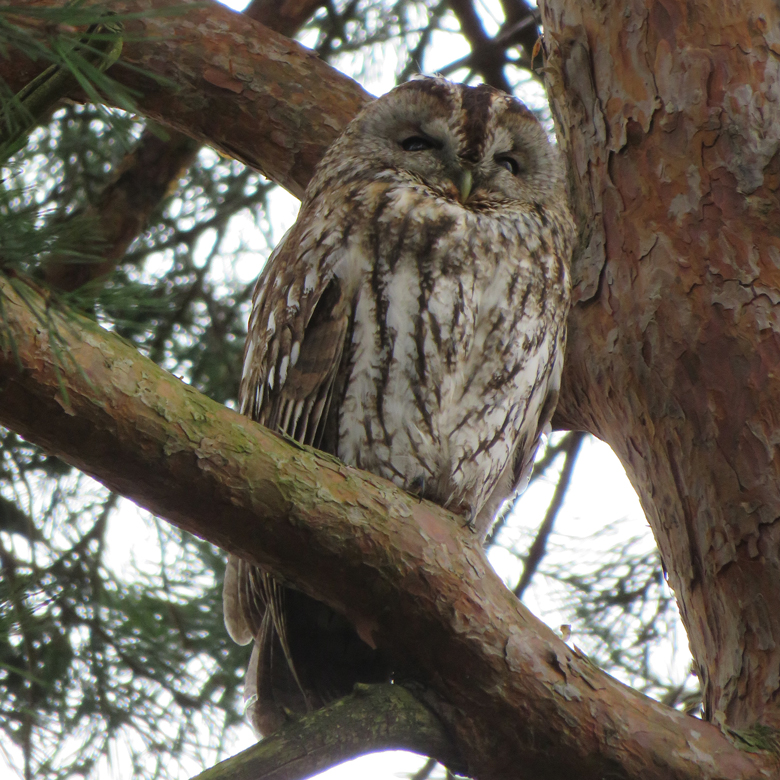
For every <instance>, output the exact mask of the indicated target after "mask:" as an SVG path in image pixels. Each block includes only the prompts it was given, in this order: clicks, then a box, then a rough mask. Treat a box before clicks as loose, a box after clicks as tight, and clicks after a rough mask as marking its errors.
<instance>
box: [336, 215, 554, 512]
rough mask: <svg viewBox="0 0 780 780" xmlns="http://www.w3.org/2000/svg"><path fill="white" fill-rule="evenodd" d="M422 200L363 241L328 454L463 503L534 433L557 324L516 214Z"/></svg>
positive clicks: (481, 493)
mask: <svg viewBox="0 0 780 780" xmlns="http://www.w3.org/2000/svg"><path fill="white" fill-rule="evenodd" d="M426 208H427V204H425V203H423V204H419V207H418V208H417V209H416V210H412V211H411V212H410V211H409V210H407V211H405V212H404V218H403V219H402V220H396V222H395V223H394V222H392V220H390V219H389V218H387V221H386V223H385V224H384V225H380V226H379V227H378V229H377V231H376V236H375V240H374V241H373V242H372V243H371V245H370V246H369V247H366V249H365V251H366V254H367V255H371V256H372V257H373V258H374V260H373V263H372V264H370V265H367V266H366V272H365V274H364V276H363V279H362V282H361V284H360V287H359V291H358V294H357V300H356V307H355V316H354V330H353V338H352V354H351V365H350V373H349V379H348V381H347V385H346V389H345V397H344V402H343V404H342V406H341V414H340V421H339V447H338V450H339V452H338V454H339V457H341V458H342V459H343V460H345V461H346V462H348V463H352V464H354V465H357V466H358V467H361V468H365V469H368V470H371V471H374V472H376V473H380V474H382V475H383V476H386V477H387V478H389V479H391V480H393V481H395V482H396V483H397V484H399V485H400V486H401V487H404V488H406V489H410V490H413V491H416V492H418V493H420V494H421V495H423V496H425V497H427V498H430V499H432V500H434V501H437V502H438V503H441V504H444V505H449V506H453V507H456V508H459V509H463V510H465V511H469V512H471V513H472V514H474V513H476V512H478V511H479V508H480V507H481V504H482V503H483V502H484V501H485V499H486V497H487V496H488V495H489V493H490V491H491V490H492V488H493V486H494V485H495V483H496V481H497V480H498V479H499V477H500V476H501V474H502V472H503V471H504V470H505V468H506V467H507V465H508V463H509V461H510V458H511V456H512V454H513V451H514V449H515V447H516V444H517V442H518V440H519V438H521V437H525V438H527V439H529V441H531V442H534V441H535V439H536V420H537V418H538V414H539V409H540V407H541V404H542V403H543V402H544V398H545V397H546V395H547V386H548V383H549V379H550V376H549V375H550V371H549V366H550V365H551V363H552V354H553V351H554V349H555V347H556V346H557V341H558V340H560V337H561V335H562V329H561V328H559V327H558V324H556V323H553V325H554V327H552V328H551V327H550V324H551V323H550V321H549V320H550V317H549V316H547V314H548V313H547V300H546V298H547V296H546V287H547V277H548V274H546V272H544V270H543V266H544V263H542V264H540V263H539V262H538V258H537V257H535V255H536V254H538V252H539V251H540V248H539V246H538V242H537V245H536V246H535V247H530V246H528V242H524V241H523V240H522V235H521V232H520V228H519V227H518V224H517V223H516V222H515V221H512V220H501V219H494V218H489V217H486V216H484V215H475V214H472V213H468V212H465V210H463V209H457V208H452V209H450V210H449V211H448V210H447V209H439V210H438V211H437V214H436V217H435V219H434V218H432V217H431V215H430V214H426V213H425V211H426ZM530 428H533V431H530V430H529V429H530Z"/></svg>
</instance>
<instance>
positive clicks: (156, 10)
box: [0, 0, 370, 197]
mask: <svg viewBox="0 0 780 780" xmlns="http://www.w3.org/2000/svg"><path fill="white" fill-rule="evenodd" d="M64 4H65V3H64V0H34V2H30V3H27V4H26V6H29V7H36V6H42V5H43V6H61V5H64ZM183 7H184V8H186V14H183V13H181V9H182V8H183ZM171 8H174V9H178V10H177V12H176V13H174V11H173V10H171ZM111 9H112V11H114V12H115V13H116V14H138V15H139V18H137V19H128V20H126V21H125V23H124V31H125V32H124V47H123V49H122V57H121V59H120V61H119V63H117V65H115V66H113V67H112V68H111V71H110V75H111V76H112V77H113V78H114V79H116V80H117V81H118V82H119V83H120V84H121V85H123V86H124V87H127V88H129V89H132V90H135V91H136V92H137V93H138V97H137V105H138V108H139V110H140V111H141V112H142V113H143V114H144V115H145V116H146V117H148V118H149V119H152V120H154V121H157V122H160V123H162V124H165V125H168V126H170V127H173V128H174V129H176V130H178V131H180V132H182V133H184V134H186V135H189V136H190V137H191V138H194V139H196V140H197V141H199V142H201V143H205V144H208V145H209V146H212V147H213V148H215V149H217V150H218V151H220V152H223V153H225V154H227V155H228V156H230V157H234V158H236V159H237V160H240V161H241V162H244V163H246V164H247V165H250V166H251V167H253V168H255V169H257V170H259V171H260V172H261V173H263V174H265V175H266V176H268V178H270V179H273V180H274V181H276V182H277V183H279V184H281V185H282V186H283V187H285V188H286V189H288V190H289V191H290V192H292V193H293V195H296V196H298V197H300V196H301V195H302V194H303V190H304V189H305V187H306V184H307V183H308V181H309V178H310V177H311V174H312V171H313V169H314V166H315V165H316V163H317V162H318V161H319V160H320V158H321V157H322V155H323V153H324V150H325V149H326V148H327V147H328V146H329V145H330V143H331V142H332V141H333V140H334V139H335V138H336V136H337V135H338V134H339V133H340V132H341V130H342V129H343V128H344V127H345V125H346V124H347V123H348V122H349V120H350V119H352V117H354V116H355V114H357V112H358V111H359V110H360V108H361V106H363V105H364V104H365V103H366V101H368V100H369V99H370V95H369V94H368V93H367V92H365V90H363V89H361V88H360V87H359V86H358V85H357V84H356V83H355V82H354V81H352V79H349V78H347V77H346V76H344V75H343V74H342V73H339V72H338V71H337V70H335V69H334V68H331V67H330V66H329V65H326V64H325V63H324V62H322V60H320V59H319V58H318V57H317V56H316V54H314V53H313V52H311V51H310V50H308V49H306V48H304V47H303V46H301V45H299V44H297V43H295V42H294V41H291V40H290V39H289V38H285V37H284V36H283V35H280V34H279V33H275V32H273V31H272V30H269V29H268V28H267V27H264V26H263V25H261V24H259V23H258V22H255V21H253V20H252V19H250V18H248V17H246V16H244V15H242V14H237V13H234V12H232V11H230V10H229V9H227V8H225V7H224V6H223V5H220V4H219V3H216V2H214V3H204V2H200V0H175V2H171V0H116V2H112V3H111ZM166 9H168V10H166ZM18 21H19V23H21V22H22V21H24V19H23V17H20V18H19V20H18ZM28 23H30V24H32V23H31V22H29V20H28ZM127 66H130V67H127ZM40 70H41V67H40V66H39V65H36V64H35V63H32V62H30V61H29V60H28V59H27V58H25V57H24V56H23V55H21V54H20V53H19V52H14V53H13V55H12V56H11V57H10V58H9V59H0V78H2V79H4V80H5V81H6V83H7V84H8V86H9V87H10V88H11V89H12V90H14V91H17V90H18V89H20V88H21V87H22V86H23V85H24V84H26V83H28V82H29V81H31V80H32V78H33V77H34V76H35V75H37V73H38V72H39V71H40ZM73 97H75V98H78V97H79V96H78V95H74V96H73ZM82 99H83V96H82ZM291 128H295V130H294V131H293V130H291Z"/></svg>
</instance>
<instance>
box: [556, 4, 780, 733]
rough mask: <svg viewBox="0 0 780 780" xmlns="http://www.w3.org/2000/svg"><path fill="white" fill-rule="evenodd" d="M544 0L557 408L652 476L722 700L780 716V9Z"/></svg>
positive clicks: (709, 704)
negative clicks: (568, 300) (557, 289)
mask: <svg viewBox="0 0 780 780" xmlns="http://www.w3.org/2000/svg"><path fill="white" fill-rule="evenodd" d="M541 6H542V9H543V18H544V23H545V25H546V28H547V31H548V38H547V44H548V48H549V49H550V54H551V58H550V62H549V71H548V73H549V75H550V77H551V85H552V90H551V95H552V100H553V106H554V111H555V114H556V115H557V118H558V124H559V127H560V129H561V131H562V134H561V135H562V142H563V146H564V149H565V151H566V153H567V155H568V157H569V159H570V161H571V172H572V180H573V184H574V192H575V199H576V206H577V211H578V212H579V216H580V219H581V225H582V226H583V237H582V238H583V241H582V252H581V253H580V255H579V257H578V259H577V261H576V263H575V268H574V273H575V277H576V279H577V287H576V296H577V298H578V300H579V304H578V305H577V306H576V308H575V309H574V311H573V313H572V316H571V320H570V331H569V332H570V341H569V349H568V351H567V362H566V378H565V389H564V392H563V394H562V399H561V405H560V407H559V412H558V419H559V421H560V422H562V423H565V424H567V425H571V426H574V427H582V428H585V429H587V430H589V431H591V432H593V433H595V434H596V435H597V436H599V437H600V438H602V439H604V440H606V441H607V442H608V443H609V444H610V445H611V446H612V448H613V449H614V450H615V452H616V453H617V454H618V456H619V457H620V459H621V461H622V462H623V464H624V466H625V467H626V470H627V472H628V474H629V477H630V478H631V481H632V483H633V485H634V487H635V488H636V489H637V492H638V493H639V496H640V498H641V500H642V505H643V507H644V509H645V512H646V513H647V517H648V519H649V520H650V523H651V525H652V527H653V531H654V533H655V536H656V539H657V541H658V544H659V546H660V549H661V553H662V556H663V560H664V564H665V566H666V570H667V572H668V575H669V582H670V584H671V585H672V587H673V588H674V590H675V593H676V595H677V598H678V601H679V604H680V607H681V612H682V617H683V621H684V623H685V626H686V628H687V630H688V636H689V638H690V643H691V649H692V651H693V654H694V657H695V659H696V663H697V666H698V669H699V674H700V677H701V682H702V685H703V687H704V703H705V712H706V717H707V718H710V719H714V720H716V721H725V723H727V724H728V725H729V726H731V727H733V728H735V729H745V728H748V727H751V726H753V725H754V724H756V723H757V722H758V723H761V724H765V725H770V726H773V727H780V699H779V698H778V697H779V696H780V522H778V520H779V519H780V473H778V472H779V471H780V469H779V467H780V452H779V451H778V442H780V433H779V432H778V423H779V422H780V369H778V366H780V333H779V331H780V319H779V318H778V312H779V311H780V310H778V308H777V304H778V302H780V200H778V184H779V183H780V154H778V148H779V146H780V7H778V4H777V3H776V2H775V1H774V0H751V2H745V0H731V1H729V0H720V2H690V1H689V0H647V2H632V3H629V4H628V5H627V6H626V8H625V10H624V9H622V8H621V11H620V13H616V10H615V8H614V7H613V6H612V5H611V4H605V3H601V2H590V1H589V0H585V1H584V2H583V0H545V2H544V3H542V4H541Z"/></svg>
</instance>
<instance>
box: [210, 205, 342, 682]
mask: <svg viewBox="0 0 780 780" xmlns="http://www.w3.org/2000/svg"><path fill="white" fill-rule="evenodd" d="M318 225H319V223H318V220H317V219H316V216H313V217H312V218H311V219H308V220H307V219H306V218H305V217H304V215H302V216H301V217H299V219H298V221H297V222H296V224H295V225H294V226H293V228H292V229H291V230H290V231H289V232H288V233H287V235H286V236H285V237H284V239H283V240H282V242H281V243H280V244H279V246H278V247H277V248H276V250H274V253H273V254H272V255H271V257H270V258H269V260H268V264H267V265H266V267H265V269H264V271H263V273H262V274H261V276H260V278H259V279H258V282H257V286H256V287H255V291H254V295H253V298H252V315H251V317H250V319H249V332H248V334H247V341H246V347H245V349H244V369H243V374H242V378H241V385H240V388H239V395H238V400H239V405H240V411H241V412H242V414H246V415H247V416H249V417H251V418H252V419H254V420H257V421H258V422H260V423H262V424H263V425H265V426H266V427H268V428H270V429H271V430H276V431H281V432H284V433H286V434H287V435H288V436H291V437H292V438H294V439H296V440H297V441H300V442H301V443H303V444H309V445H313V446H318V445H319V441H320V438H321V437H322V433H323V429H324V426H325V423H326V420H327V416H328V407H329V405H330V401H331V398H332V396H333V392H334V387H335V384H336V380H337V377H338V372H339V367H340V365H341V359H342V355H343V354H344V346H345V343H346V341H347V338H348V332H349V328H350V320H351V310H352V300H351V298H352V296H351V294H350V295H347V291H346V289H345V285H344V284H342V282H341V281H340V280H339V278H338V277H337V276H336V275H335V269H336V266H337V265H338V263H339V261H340V260H341V259H342V258H343V256H344V252H345V250H344V242H342V241H341V236H340V235H335V234H334V232H333V231H330V232H327V233H325V232H324V231H325V229H324V228H323V229H322V230H318V229H317V228H318ZM262 576H263V573H262V572H260V570H258V569H255V568H254V567H252V566H250V565H248V564H246V563H244V562H243V561H242V560H241V559H240V558H237V557H236V556H234V555H230V556H229V557H228V567H227V571H226V574H225V583H224V588H223V608H224V615H225V625H226V626H227V629H228V631H229V633H230V635H231V636H232V637H233V639H234V640H235V641H236V642H239V643H240V644H246V643H247V642H249V641H251V639H253V638H255V637H256V636H257V635H258V632H259V631H260V630H261V627H262V624H263V618H264V617H265V615H266V612H269V613H270V615H271V616H272V617H277V619H275V620H274V623H275V624H278V625H276V628H277V631H278V632H279V634H280V637H281V640H282V642H283V644H284V638H285V637H284V626H283V625H282V622H281V620H279V619H278V616H275V614H274V603H272V602H273V599H270V598H269V592H270V590H269V587H268V586H267V582H266V583H265V587H259V583H258V582H257V579H258V577H262ZM266 623H267V620H266ZM293 674H294V670H293Z"/></svg>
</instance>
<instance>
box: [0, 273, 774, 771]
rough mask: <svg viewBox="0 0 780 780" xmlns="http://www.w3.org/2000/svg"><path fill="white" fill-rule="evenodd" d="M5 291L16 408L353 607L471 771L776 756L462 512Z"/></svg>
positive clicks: (193, 522)
mask: <svg viewBox="0 0 780 780" xmlns="http://www.w3.org/2000/svg"><path fill="white" fill-rule="evenodd" d="M0 302H2V310H1V311H0V314H2V318H3V321H4V324H5V332H4V334H3V335H4V338H3V340H2V344H3V347H4V352H3V353H2V355H1V356H0V422H2V423H3V424H4V425H6V426H8V427H9V428H11V429H12V430H14V431H16V432H18V433H19V434H21V435H23V436H24V437H25V438H27V439H29V440H30V441H32V442H34V443H35V444H38V445H39V446H41V447H43V448H44V449H46V450H48V451H49V452H51V453H53V454H56V455H58V456H60V457H62V458H63V459H64V460H66V461H67V462H69V463H70V464H71V465H74V466H76V467H77V468H80V469H81V470H83V471H85V472H86V473H88V474H91V475H92V476H94V477H95V478H97V479H98V480H100V481H101V482H103V484H105V485H107V486H108V487H109V488H110V489H112V490H114V491H116V492H118V493H120V494H122V495H124V496H127V497H128V498H130V499H131V500H133V501H135V502H136V503H138V504H139V505H141V506H143V507H146V508H147V509H149V510H150V511H152V512H154V513H155V514H157V515H159V516H161V517H163V518H165V519H167V520H168V521H170V522H173V523H174V524H176V525H177V526H179V527H180V528H183V529H185V530H188V531H191V532H193V533H196V534H198V535H199V536H201V537H203V538H205V539H207V540H209V541H211V542H213V543H215V544H218V545H220V546H221V547H223V548H225V549H227V550H230V551H233V552H237V553H239V554H241V555H242V556H244V557H245V558H246V559H247V560H249V561H251V562H253V563H257V564H261V565H263V566H265V567H266V568H267V569H269V570H270V571H272V572H273V573H274V574H275V575H277V576H279V577H282V578H285V579H287V580H288V581H291V582H292V583H294V584H295V585H297V586H298V587H300V588H301V589H302V590H304V591H306V592H308V593H310V594H315V593H316V594H317V596H318V598H320V599H322V600H324V601H326V602H327V603H329V604H330V605H331V606H333V607H334V608H336V609H339V610H341V611H342V612H343V613H344V614H346V615H347V616H348V617H349V618H350V619H351V620H352V621H353V622H354V623H355V625H356V627H357V628H358V630H359V631H360V632H361V634H362V635H363V636H364V637H365V638H366V639H367V640H368V641H374V642H376V643H377V644H378V645H380V646H382V647H384V648H386V649H387V651H388V652H389V654H390V655H391V657H392V658H394V660H395V663H396V669H397V670H398V676H399V677H403V678H404V679H414V680H417V681H418V682H419V683H421V684H422V686H423V688H424V689H427V690H428V691H429V692H430V700H429V699H428V698H426V701H429V703H431V704H432V705H433V706H434V707H435V709H436V712H437V714H438V715H439V716H440V717H441V718H442V720H443V721H444V723H445V725H446V727H447V728H448V730H449V731H450V733H451V734H452V735H453V739H454V740H455V742H456V743H457V744H458V746H459V748H460V749H461V751H462V755H463V758H464V761H465V762H466V764H467V768H468V771H469V773H470V774H472V775H474V776H477V777H479V778H481V780H488V779H489V778H509V777H511V778H518V777H520V778H522V777H535V778H543V777H567V776H576V777H579V778H582V780H590V779H591V778H593V780H595V778H601V777H603V776H604V775H605V774H609V775H610V776H611V777H615V778H630V777H642V778H645V779H646V780H661V778H664V780H665V779H666V778H670V777H671V778H691V780H693V778H700V777H703V776H706V777H709V778H711V780H715V779H716V778H722V780H726V778H728V780H739V779H740V778H758V777H759V774H758V770H759V769H761V768H764V767H768V766H769V765H768V764H766V763H765V759H764V758H762V757H760V756H758V757H757V756H752V755H751V756H748V755H746V754H744V753H740V751H738V750H737V749H736V748H734V747H733V746H732V745H731V744H730V743H729V742H728V741H727V740H726V739H725V737H723V736H722V734H721V733H720V732H719V731H718V729H717V728H716V727H714V726H712V725H710V724H707V723H702V722H701V721H697V720H695V719H693V718H690V717H688V716H685V715H683V714H681V713H679V712H676V711H674V710H671V709H669V708H666V707H663V706H662V705H660V704H658V703H656V702H653V701H651V700H650V699H647V698H645V697H643V696H641V695H639V694H637V693H635V692H634V691H631V690H630V689H628V688H626V687H625V686H623V685H622V684H620V683H618V682H617V681H615V680H613V679H612V678H611V677H609V676H608V675H606V674H604V673H603V672H601V671H599V670H598V669H596V668H594V667H593V666H592V665H591V664H590V662H589V661H588V660H587V659H586V658H584V657H583V656H581V655H580V654H579V653H577V652H576V651H574V650H572V649H570V648H569V647H567V646H566V645H565V644H564V643H563V642H561V641H560V640H559V639H558V638H557V637H556V636H555V635H554V634H553V633H552V632H551V631H550V630H549V629H548V628H547V627H546V626H545V625H543V624H542V623H541V622H540V621H538V620H537V619H536V618H534V617H533V615H531V614H530V613H529V612H528V611H527V610H526V609H524V608H523V607H522V605H521V604H520V603H519V602H518V601H517V599H516V598H515V597H514V595H513V594H512V593H511V592H510V591H508V590H507V589H506V588H505V587H504V585H503V584H502V583H501V581H500V579H499V578H498V577H497V576H496V574H495V573H494V572H493V571H492V569H491V568H490V566H489V564H488V562H487V559H486V558H485V554H484V552H483V550H482V548H481V547H480V545H479V544H478V542H477V541H476V539H474V537H473V536H472V534H471V533H470V532H469V531H468V529H467V528H466V527H464V524H463V523H462V521H460V520H459V519H458V518H455V517H453V516H452V515H451V514H449V513H447V512H445V511H444V510H442V509H440V508H439V507H436V506H434V505H432V504H429V503H427V502H420V501H418V500H416V499H414V498H412V497H411V496H409V495H407V494H405V493H403V492H402V491H400V490H398V489H396V488H394V487H393V486H392V485H391V484H390V483H388V482H386V481H384V480H382V479H379V478H377V477H374V476H372V475H368V474H364V473H361V472H359V471H357V470H356V469H352V468H348V467H346V466H344V465H343V464H342V463H340V462H339V461H337V460H336V459H334V458H332V457H328V456H325V455H323V454H321V453H317V452H316V451H313V450H310V449H308V448H304V447H300V446H296V445H295V444H293V443H291V442H289V441H286V440H284V439H282V438H281V437H279V436H276V435H274V434H272V433H270V432H269V431H267V430H266V429H264V428H262V427H261V426H259V425H257V424H255V423H253V422H251V421H249V420H247V419H246V418H244V417H242V416H240V415H238V414H236V413H235V412H232V411H230V410H229V409H227V408H225V407H222V406H220V405H219V404H217V403H215V402H213V401H211V400H209V399H208V398H206V397H204V396H202V395H201V394H199V393H198V392H197V391H195V390H194V389H193V388H191V387H189V386H187V385H185V384H183V383H182V382H180V381H179V380H178V379H176V378H175V377H173V376H171V375H170V374H168V373H166V372H165V371H163V370H162V369H160V368H159V367H158V366H156V365H155V364H154V363H152V362H151V361H149V360H147V359H145V358H143V357H141V356H140V355H139V354H138V352H137V351H136V350H135V349H134V348H133V347H132V346H131V345H130V344H128V343H126V342H124V341H123V340H122V339H120V338H118V337H117V336H115V335H113V334H110V333H107V332H105V331H103V330H102V329H101V328H100V327H99V326H98V325H97V324H95V323H94V322H92V321H90V320H87V319H86V318H84V317H81V316H79V315H76V314H74V313H70V312H65V311H60V310H58V309H56V308H55V307H54V306H53V305H51V303H50V302H49V301H47V300H46V299H45V298H44V297H43V296H42V295H40V294H39V293H38V292H37V291H35V290H34V289H33V288H31V287H28V286H26V285H24V284H23V283H22V282H21V281H20V280H19V279H11V280H8V279H2V280H0ZM12 345H13V348H12ZM464 670H467V672H468V673H466V674H464ZM705 770H706V771H705Z"/></svg>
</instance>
